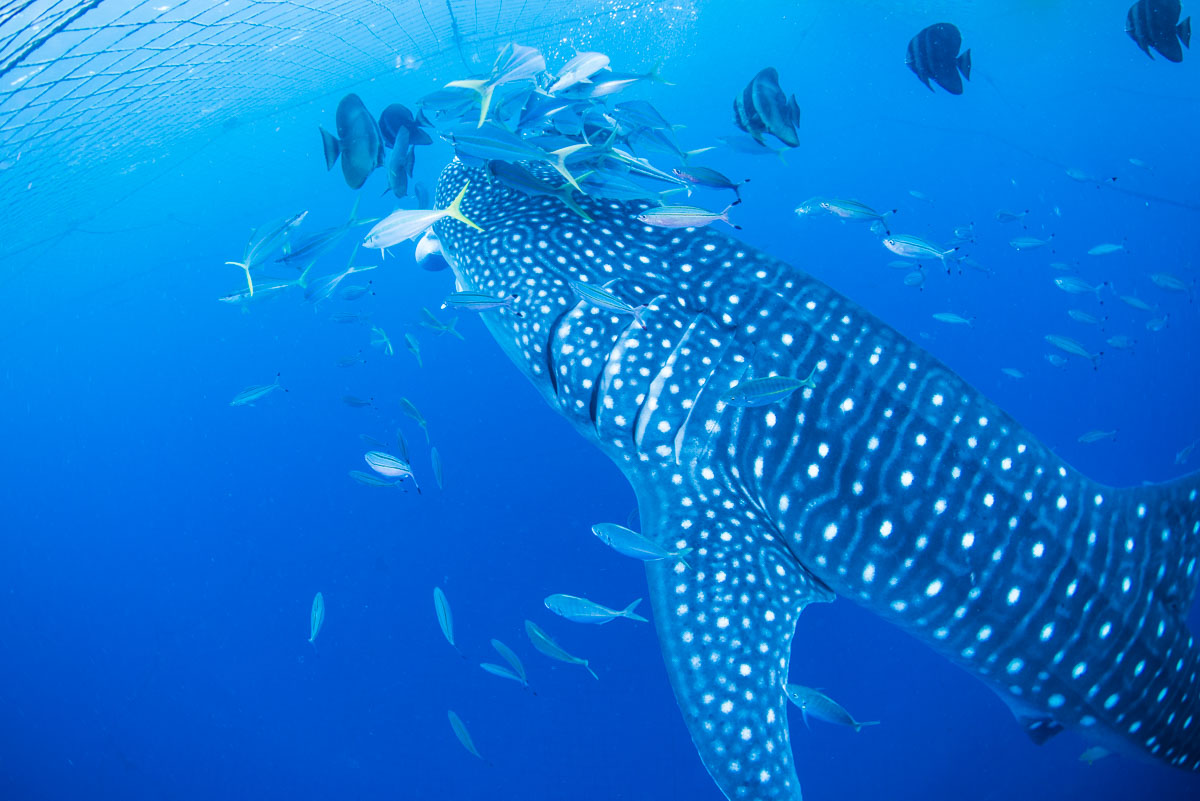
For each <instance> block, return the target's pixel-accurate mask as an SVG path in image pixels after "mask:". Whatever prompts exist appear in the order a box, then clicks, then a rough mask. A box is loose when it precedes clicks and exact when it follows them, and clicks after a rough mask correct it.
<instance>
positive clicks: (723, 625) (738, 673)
mask: <svg viewBox="0 0 1200 801" xmlns="http://www.w3.org/2000/svg"><path fill="white" fill-rule="evenodd" d="M676 500H678V501H679V502H680V504H681V505H680V506H678V507H675V510H677V512H678V514H675V513H671V514H661V515H660V514H646V513H647V512H649V511H651V510H648V509H646V508H645V507H643V521H645V522H649V523H651V526H650V527H649V530H647V531H646V532H645V533H646V534H647V535H649V536H652V537H654V538H655V539H656V540H657V541H659V542H661V543H666V542H670V543H671V544H672V545H673V546H676V545H679V543H680V542H684V541H686V545H687V546H690V547H692V548H693V549H694V550H693V551H692V552H691V553H689V554H688V557H687V561H688V564H687V565H684V564H683V562H681V561H680V560H676V559H664V560H662V561H659V562H649V563H647V577H648V579H649V583H650V598H651V601H652V606H653V610H654V624H655V626H656V627H657V629H658V636H659V641H660V642H661V644H662V650H663V658H664V659H665V661H666V665H667V673H668V675H669V677H670V680H671V686H672V687H673V688H674V690H675V698H676V700H677V701H678V702H679V708H680V710H681V711H682V712H683V717H684V720H685V721H686V723H687V727H688V731H689V732H690V733H691V735H692V742H693V743H695V745H696V750H697V751H699V752H700V758H701V759H702V760H703V762H704V766H705V767H706V768H707V769H708V772H709V774H710V775H711V776H712V777H713V779H714V780H715V781H716V782H717V784H718V785H719V786H720V788H721V790H722V791H723V792H724V793H725V795H726V796H727V797H728V798H730V799H740V798H747V799H749V798H753V799H789V800H791V801H798V799H800V784H799V780H798V778H797V776H796V768H795V765H794V764H793V761H792V750H791V745H790V742H789V739H788V728H787V700H786V698H785V696H784V693H783V684H784V680H785V679H786V677H787V675H788V660H789V657H790V655H791V643H792V634H793V632H794V631H795V628H796V620H797V618H798V617H799V614H800V610H801V609H803V608H804V607H805V605H807V604H809V603H812V602H813V601H831V600H833V597H834V596H833V593H832V592H830V590H829V589H828V588H827V587H825V586H824V585H823V584H821V583H820V582H819V581H818V580H817V579H815V578H814V577H813V576H812V575H810V574H809V573H808V571H807V570H805V569H804V567H803V566H802V565H800V564H799V563H798V562H797V561H796V559H795V557H794V556H793V555H792V554H791V553H790V552H789V551H788V550H787V548H786V546H785V545H784V544H783V542H782V541H781V540H780V538H779V537H778V535H777V534H776V533H775V532H774V530H773V529H772V528H771V527H770V526H769V525H767V524H765V523H763V522H761V521H760V520H759V519H757V515H756V514H755V513H754V512H753V511H751V510H747V509H742V510H740V511H738V510H726V509H724V508H721V507H718V506H717V504H716V503H714V502H713V501H712V499H711V498H710V499H709V503H712V506H711V507H710V508H709V509H708V510H704V509H700V508H698V507H699V506H700V505H701V504H702V503H703V501H704V495H703V494H702V493H698V498H697V497H691V498H687V497H684V498H679V499H676ZM655 511H657V510H655ZM664 511H665V510H664ZM680 547H683V546H680ZM689 566H690V567H689Z"/></svg>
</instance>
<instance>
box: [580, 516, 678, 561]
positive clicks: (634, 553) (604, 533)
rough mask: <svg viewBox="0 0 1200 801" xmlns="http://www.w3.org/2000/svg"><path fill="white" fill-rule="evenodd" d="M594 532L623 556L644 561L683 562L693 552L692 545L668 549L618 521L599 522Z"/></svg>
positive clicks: (593, 527) (593, 529)
mask: <svg viewBox="0 0 1200 801" xmlns="http://www.w3.org/2000/svg"><path fill="white" fill-rule="evenodd" d="M592 533H593V534H595V535H596V536H597V537H599V538H600V541H601V542H603V543H604V544H605V545H607V546H608V547H609V548H612V549H613V550H614V551H616V552H617V553H619V554H621V555H622V556H628V557H631V558H633V559H640V560H641V561H643V562H655V561H658V560H659V559H678V560H680V561H681V562H682V561H683V557H685V556H687V555H688V554H689V553H691V552H692V549H691V548H690V547H686V548H685V547H683V546H680V547H679V548H677V549H675V550H673V551H672V550H668V549H666V548H664V547H662V546H661V545H659V544H658V543H657V542H654V541H653V540H651V539H650V538H648V537H644V536H642V535H641V534H638V533H637V532H636V531H630V530H629V529H627V528H625V527H624V526H618V525H617V524H616V523H597V524H596V525H594V526H592ZM684 564H687V563H686V562H684Z"/></svg>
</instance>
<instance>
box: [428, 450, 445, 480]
mask: <svg viewBox="0 0 1200 801" xmlns="http://www.w3.org/2000/svg"><path fill="white" fill-rule="evenodd" d="M429 462H430V464H431V465H432V466H433V480H434V483H436V484H437V488H438V489H441V488H442V455H441V454H440V453H438V449H437V448H431V449H430V451H429Z"/></svg>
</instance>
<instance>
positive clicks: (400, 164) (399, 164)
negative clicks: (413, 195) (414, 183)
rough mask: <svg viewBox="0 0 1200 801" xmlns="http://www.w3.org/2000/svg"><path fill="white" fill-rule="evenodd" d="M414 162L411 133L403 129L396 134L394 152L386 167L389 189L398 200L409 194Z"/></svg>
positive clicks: (389, 156) (393, 144) (390, 155)
mask: <svg viewBox="0 0 1200 801" xmlns="http://www.w3.org/2000/svg"><path fill="white" fill-rule="evenodd" d="M412 162H413V151H412V147H410V146H409V131H408V129H407V128H401V129H400V130H398V131H396V132H395V138H394V139H393V140H392V152H391V153H390V154H389V155H388V158H387V163H386V164H385V165H384V173H385V174H386V175H387V182H388V189H390V190H391V191H392V194H394V195H395V196H396V197H398V198H402V197H404V196H405V195H407V194H408V177H409V176H410V175H411V174H412V172H411V170H410V167H411V165H412Z"/></svg>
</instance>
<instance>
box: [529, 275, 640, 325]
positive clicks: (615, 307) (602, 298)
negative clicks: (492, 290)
mask: <svg viewBox="0 0 1200 801" xmlns="http://www.w3.org/2000/svg"><path fill="white" fill-rule="evenodd" d="M569 283H570V284H571V289H573V290H574V291H575V294H576V295H578V296H579V297H581V298H583V300H584V301H586V302H587V303H590V304H591V305H593V306H596V307H597V308H601V309H605V310H606V311H611V312H615V313H617V314H628V315H631V316H632V317H633V321H634V322H635V323H637V327H638V328H645V327H646V324H645V323H644V322H643V321H642V312H644V311H645V310H646V306H645V304H643V305H641V306H631V305H630V304H628V303H626V302H625V301H623V300H621V299H620V298H618V297H617V296H616V295H614V294H613V293H612V292H610V291H609V290H608V289H606V288H605V287H601V286H593V285H592V284H588V283H584V282H583V281H570V282H569ZM514 297H515V296H514Z"/></svg>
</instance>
